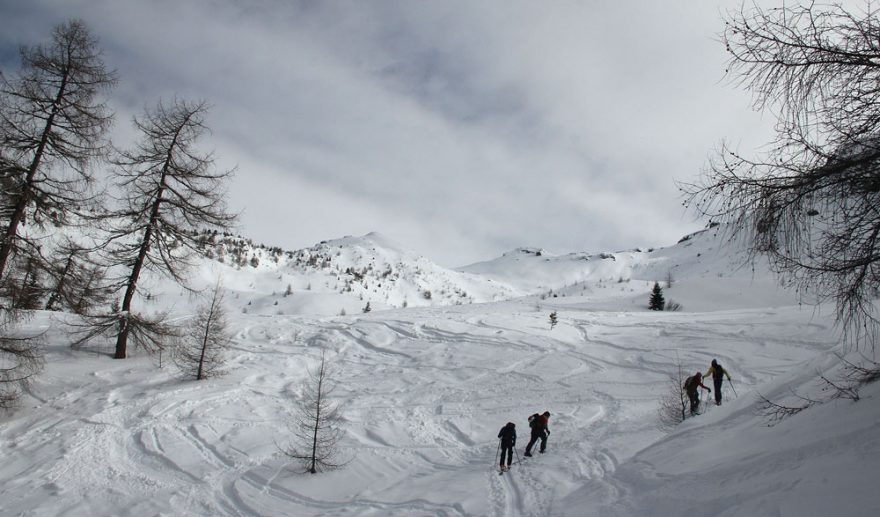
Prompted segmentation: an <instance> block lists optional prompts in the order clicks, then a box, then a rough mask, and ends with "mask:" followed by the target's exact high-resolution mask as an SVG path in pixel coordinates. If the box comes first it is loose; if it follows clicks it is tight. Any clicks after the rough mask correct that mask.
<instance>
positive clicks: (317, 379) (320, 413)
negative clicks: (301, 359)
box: [284, 351, 346, 474]
mask: <svg viewBox="0 0 880 517" xmlns="http://www.w3.org/2000/svg"><path fill="white" fill-rule="evenodd" d="M330 377H331V370H330V365H329V363H328V361H327V358H326V354H325V352H324V351H321V362H320V363H319V364H318V365H317V366H316V367H315V368H314V369H313V370H309V380H308V382H306V384H305V385H304V386H303V395H302V397H301V399H300V400H299V401H298V404H297V411H296V415H295V417H294V421H293V424H292V425H291V432H292V433H293V442H294V443H293V444H291V445H290V446H289V447H288V448H287V449H286V450H284V453H285V454H286V455H287V456H289V457H291V458H294V459H296V460H298V461H299V462H300V463H301V464H302V466H303V467H304V469H305V472H309V473H311V474H317V473H318V472H321V471H327V470H334V469H338V468H340V467H343V466H344V465H345V463H346V462H344V461H339V460H338V457H339V439H340V438H341V437H342V429H341V427H340V426H341V423H342V418H341V416H340V414H339V406H338V405H337V404H336V403H335V402H333V401H332V399H331V396H332V394H333V388H334V386H333V384H332V381H331V378H330Z"/></svg>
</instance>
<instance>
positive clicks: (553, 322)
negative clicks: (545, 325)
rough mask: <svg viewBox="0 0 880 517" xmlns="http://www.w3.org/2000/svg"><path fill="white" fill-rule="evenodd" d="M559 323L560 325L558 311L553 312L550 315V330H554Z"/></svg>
mask: <svg viewBox="0 0 880 517" xmlns="http://www.w3.org/2000/svg"><path fill="white" fill-rule="evenodd" d="M557 323H559V320H558V319H557V317H556V311H553V312H551V313H550V330H553V327H555V326H556V324H557Z"/></svg>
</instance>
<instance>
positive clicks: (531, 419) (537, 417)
mask: <svg viewBox="0 0 880 517" xmlns="http://www.w3.org/2000/svg"><path fill="white" fill-rule="evenodd" d="M540 421H541V415H539V414H537V413H535V414H534V415H531V416H530V417H529V427H530V428H532V429H534V428H535V426H536V425H538V422H540Z"/></svg>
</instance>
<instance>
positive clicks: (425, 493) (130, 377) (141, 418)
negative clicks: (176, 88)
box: [0, 235, 880, 517]
mask: <svg viewBox="0 0 880 517" xmlns="http://www.w3.org/2000/svg"><path fill="white" fill-rule="evenodd" d="M717 242H718V241H717V240H716V239H715V238H714V237H713V236H710V235H698V236H696V237H694V238H692V239H689V240H688V241H685V242H683V243H679V244H678V245H676V246H673V247H670V248H668V249H665V250H656V251H654V252H652V253H648V252H640V251H632V252H624V253H617V254H610V255H605V256H604V258H603V257H602V256H591V255H578V256H550V255H548V254H547V253H541V254H540V255H537V254H535V253H534V252H528V251H517V252H513V254H512V255H508V256H506V257H502V258H501V259H498V261H496V262H495V263H494V265H493V264H492V263H484V264H481V265H478V266H475V267H472V268H465V269H466V270H468V271H471V274H487V275H489V276H493V275H494V278H495V282H502V279H503V278H504V277H507V278H508V280H509V284H508V285H506V286H505V287H504V288H503V291H505V292H510V291H511V290H524V289H527V288H531V289H532V290H533V292H538V289H539V288H540V292H541V295H538V294H535V295H532V296H525V297H519V298H513V299H510V300H506V301H498V302H491V303H478V304H462V305H445V306H439V305H438V306H426V307H410V308H390V309H387V310H374V311H372V312H370V313H360V312H359V311H358V312H357V314H351V313H350V314H349V315H348V316H328V315H326V314H327V312H328V310H332V312H331V314H332V313H333V312H335V311H336V310H337V309H336V308H337V307H338V306H339V303H340V302H339V298H333V296H342V295H336V294H333V293H332V292H329V291H328V292H326V293H321V292H316V290H315V289H312V290H310V291H303V290H299V289H297V290H295V291H294V293H293V294H291V295H289V296H281V294H280V292H281V291H280V289H279V288H278V285H283V284H284V283H285V282H286V280H285V279H281V280H279V278H281V277H282V276H284V275H293V274H294V273H293V272H291V271H281V270H275V269H271V268H267V267H266V266H265V262H264V265H263V266H261V271H259V272H258V271H249V270H247V268H243V269H241V270H235V269H233V268H230V267H228V266H223V265H219V264H217V263H213V262H205V263H204V264H203V265H202V266H201V270H200V272H199V275H200V278H202V279H203V282H204V284H205V285H207V284H209V283H210V282H211V281H212V279H214V278H216V277H217V276H218V275H222V276H223V281H224V285H225V286H226V289H227V291H228V292H227V303H228V305H229V311H230V320H231V328H232V331H233V340H232V344H231V347H230V349H229V351H228V358H229V364H228V369H229V374H228V375H226V376H224V377H220V378H216V379H211V380H207V381H202V382H195V381H189V380H182V379H180V378H179V375H178V374H177V371H176V370H175V369H174V367H173V366H172V365H171V364H169V362H168V359H167V357H164V358H162V364H161V367H160V358H159V357H157V356H146V355H144V354H143V353H142V352H141V351H134V353H133V354H132V356H131V357H130V358H129V359H126V360H114V359H112V358H111V355H110V352H111V342H110V341H109V340H108V341H106V342H98V343H95V344H93V345H91V346H90V347H88V348H86V349H84V350H80V351H73V350H71V349H70V348H69V346H68V345H69V343H70V341H71V339H70V335H69V332H70V330H69V328H68V327H66V326H65V325H64V323H65V321H72V318H71V317H69V316H63V315H58V314H57V313H46V312H38V313H36V314H34V316H33V318H32V319H30V320H29V321H28V322H27V328H28V329H30V330H33V331H45V335H44V340H45V342H46V343H47V344H46V369H45V371H44V372H43V373H42V374H41V375H40V376H39V378H38V379H37V380H36V382H35V383H34V384H33V386H32V387H31V389H30V391H29V392H28V393H27V394H26V396H25V397H24V399H23V401H22V404H21V407H20V408H19V409H17V410H16V411H14V412H12V413H10V414H7V415H4V416H3V417H2V421H0V513H2V514H3V515H28V516H50V515H51V516H54V515H83V516H86V515H88V516H92V515H115V516H117V515H118V516H124V515H136V516H140V515H167V516H172V515H173V516H179V515H265V516H274V515H296V516H308V515H375V516H386V515H425V516H435V515H446V516H477V515H492V516H514V515H535V516H542V517H545V516H554V515H571V516H629V515H632V516H649V515H650V516H677V515H682V516H684V515H688V516H698V515H719V516H789V515H790V516H829V515H850V516H869V515H880V491H878V490H877V489H876V480H877V475H878V473H880V432H878V429H880V428H878V424H880V403H878V400H880V398H878V396H880V393H878V390H880V383H874V384H868V385H866V386H863V387H862V388H861V390H860V400H858V401H852V400H847V399H831V398H830V396H829V394H828V393H827V392H825V391H823V389H822V388H823V385H822V383H821V382H819V380H818V378H817V375H818V373H823V374H824V375H826V376H827V377H829V378H832V379H834V378H837V377H836V376H838V375H840V374H841V367H840V361H839V360H838V359H837V357H836V356H835V355H834V354H835V353H837V352H841V350H840V348H839V345H838V343H839V338H838V335H837V332H836V331H835V329H834V328H833V318H832V317H831V313H832V312H833V311H832V310H831V309H830V308H828V307H816V306H807V305H799V303H798V299H797V298H796V297H795V295H794V294H793V293H791V292H787V291H785V290H782V289H780V288H778V287H777V285H776V282H775V280H774V279H773V277H772V276H770V275H769V274H768V273H767V272H766V269H765V268H757V269H756V270H751V269H748V268H740V269H736V267H735V264H736V263H737V260H735V257H732V256H731V254H730V253H729V252H725V251H723V250H720V249H717V248H715V246H716V244H717ZM522 260H531V261H533V262H532V263H531V264H530V265H528V266H527V267H522V264H519V265H516V267H514V266H513V265H511V263H513V262H516V263H519V262H521V261H522ZM516 268H519V269H518V270H516ZM477 269H479V270H480V271H479V272H477V271H475V270H477ZM514 270H516V271H514ZM670 270H673V271H674V272H675V274H674V283H673V286H672V287H670V288H666V289H665V295H666V296H667V298H672V299H674V300H675V301H677V302H679V303H681V304H682V306H683V310H682V311H679V312H651V311H648V310H647V309H646V305H647V301H648V294H649V291H650V287H651V285H653V281H654V280H659V281H661V282H663V281H664V280H665V278H666V276H667V275H666V274H667V272H668V271H670ZM296 274H303V273H302V272H299V273H296ZM328 278H329V277H328ZM450 278H451V277H450ZM517 278H518V279H519V280H520V282H519V284H515V282H514V280H515V279H517ZM554 278H556V281H555V283H554ZM445 281H446V280H444V282H445ZM270 284H271V287H269V285H270ZM276 284H278V285H276ZM314 284H315V287H317V286H318V282H314ZM156 285H157V286H160V283H157V284H156ZM160 287H161V286H160ZM160 287H156V288H155V289H156V290H155V293H158V294H155V295H154V296H151V300H150V301H149V302H148V301H147V300H142V303H143V304H144V305H145V306H146V305H149V304H153V306H155V307H156V308H158V307H165V308H170V309H171V310H172V312H173V313H174V314H175V315H176V317H178V318H181V319H183V318H187V317H188V316H189V315H190V314H191V313H192V312H193V310H194V307H195V305H196V304H197V302H198V300H195V299H190V298H189V297H187V296H186V295H183V294H179V293H176V292H174V291H172V290H170V289H168V290H166V291H162V289H161V288H160ZM545 289H553V294H550V295H548V294H547V292H545V291H544V290H545ZM270 291H272V293H271V294H270ZM554 294H555V295H556V296H555V297H554ZM297 297H310V302H309V303H306V304H302V303H299V302H298V301H297ZM320 297H323V298H322V299H323V300H324V302H322V303H325V305H327V307H328V308H329V309H327V310H324V311H314V312H312V313H309V314H307V313H304V312H302V310H303V309H302V308H303V307H312V308H314V307H315V306H316V304H318V305H320V303H318V302H316V300H317V299H318V298H320ZM272 300H275V301H279V303H278V304H277V305H276V304H275V303H274V302H273V301H272ZM347 300H348V301H347V302H345V303H348V304H349V307H350V308H351V307H352V306H353V305H354V304H353V302H352V301H351V300H352V299H351V298H349V299H347ZM358 301H359V300H358ZM360 303H363V302H360ZM248 304H249V305H248ZM357 306H359V305H354V308H356V307H357ZM248 307H250V308H251V309H252V310H249V311H248V310H247V308H248ZM259 308H262V309H259ZM554 310H555V311H557V313H558V319H559V324H558V325H557V326H556V327H555V328H553V329H551V328H550V325H549V320H548V317H549V313H550V312H551V311H554ZM297 311H299V312H297ZM279 313H281V314H279ZM322 314H323V315H322ZM321 350H325V351H326V353H327V357H328V358H329V359H330V360H331V361H332V364H333V367H334V368H335V374H334V375H333V380H334V381H335V383H336V385H337V389H336V391H335V392H334V397H335V400H336V401H337V402H338V403H340V404H341V408H342V415H343V416H344V432H345V434H344V437H343V440H342V442H341V453H342V456H343V457H344V458H345V459H347V460H349V462H348V464H347V465H346V466H345V467H344V468H342V469H340V470H336V471H332V472H327V473H321V474H317V475H310V474H304V473H302V468H301V467H300V466H299V465H297V464H296V463H292V462H291V461H290V459H289V458H287V457H286V456H284V455H283V454H282V453H281V452H279V447H283V446H285V445H286V444H287V443H288V442H289V440H290V437H291V433H290V431H289V428H288V425H289V423H290V419H291V416H292V415H293V412H294V407H295V402H296V399H297V397H298V396H299V394H300V393H301V392H302V388H303V385H304V383H305V382H306V381H307V379H308V376H307V370H308V369H309V368H312V367H314V366H315V364H316V360H317V359H318V358H319V357H320V353H321ZM849 357H850V358H853V359H857V358H858V355H856V354H850V356H849ZM713 358H717V359H718V360H719V361H720V362H721V363H722V364H723V365H724V366H725V368H727V370H728V371H729V372H730V374H731V375H732V377H733V384H732V386H731V384H728V383H725V389H724V397H725V403H724V404H723V405H722V406H720V407H715V406H714V405H713V406H711V407H710V408H708V410H707V411H706V412H705V413H704V414H702V415H700V416H697V417H695V418H692V419H688V420H686V421H685V422H684V423H682V424H680V425H679V426H677V428H675V429H674V430H672V431H671V432H668V433H667V432H664V431H661V430H659V429H658V427H657V422H658V419H657V408H658V401H659V399H660V397H661V396H662V395H663V394H664V393H665V392H667V390H668V387H667V386H668V381H667V375H668V374H670V373H674V371H675V364H676V362H677V361H678V360H680V361H681V362H682V363H683V364H684V365H685V367H686V368H687V369H688V370H689V371H691V373H692V372H694V371H696V370H698V369H700V370H703V371H705V370H706V369H707V368H708V366H709V363H710V361H711V360H712V359H713ZM731 388H735V390H736V392H735V393H734V391H733V390H732V389H731ZM758 393H761V394H763V395H765V396H767V397H768V398H770V399H773V400H776V401H779V402H780V403H790V404H792V405H794V404H796V403H798V402H803V400H802V399H799V398H798V397H797V396H796V395H800V396H802V397H807V398H812V399H815V400H819V401H820V402H821V403H817V404H815V405H814V406H813V407H811V408H809V409H807V410H805V411H802V412H800V413H798V414H796V415H793V416H790V417H788V418H785V419H783V420H782V421H779V422H778V423H776V425H773V426H768V418H767V417H765V416H762V415H761V414H759V412H758V411H757V401H756V397H757V394H758ZM544 410H549V411H550V412H551V413H552V416H551V419H550V429H551V434H550V437H549V441H548V449H547V453H546V454H535V456H534V457H532V458H528V459H525V461H522V462H518V463H516V464H515V465H514V466H513V468H512V470H511V471H510V472H509V473H506V474H504V475H499V473H498V470H497V467H496V462H497V459H496V452H497V445H498V441H497V438H496V436H497V433H498V431H499V429H500V428H501V427H502V426H503V425H504V424H505V423H506V422H508V421H512V422H514V423H515V424H516V425H517V429H518V432H519V439H518V441H517V451H518V456H519V457H520V458H522V453H523V449H524V446H525V444H526V442H527V440H528V426H527V423H526V417H527V416H528V415H529V414H531V413H534V412H536V411H540V412H543V411H544Z"/></svg>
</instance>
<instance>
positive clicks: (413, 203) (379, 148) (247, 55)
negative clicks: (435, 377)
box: [0, 0, 771, 266]
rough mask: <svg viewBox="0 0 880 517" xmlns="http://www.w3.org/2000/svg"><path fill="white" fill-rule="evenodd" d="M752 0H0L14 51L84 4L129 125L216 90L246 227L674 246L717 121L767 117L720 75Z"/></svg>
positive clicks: (470, 252)
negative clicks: (736, 12) (738, 17)
mask: <svg viewBox="0 0 880 517" xmlns="http://www.w3.org/2000/svg"><path fill="white" fill-rule="evenodd" d="M738 5H739V1H738V0H737V1H717V2H716V1H703V0H701V1H693V0H667V1H663V2H657V1H639V2H636V1H625V2H624V1H620V2H616V1H606V0H584V1H534V0H530V1H510V0H503V1H502V0H499V1H488V0H473V1H460V2H459V1H439V0H437V1H403V0H399V1H366V0H364V1H354V0H353V1H349V2H341V1H289V0H275V1H272V0H262V1H257V0H236V1H233V0H188V1H178V0H155V1H147V0H142V1H135V0H57V1H50V0H21V1H16V0H0V25H2V30H0V64H2V69H3V71H4V73H10V72H12V71H14V69H15V67H17V66H18V58H17V48H18V46H19V45H23V44H24V45H31V44H36V43H41V42H44V41H46V40H47V39H48V37H49V33H50V30H51V28H52V26H54V25H56V24H58V23H60V22H63V21H65V20H66V19H68V18H71V17H77V18H81V19H83V20H84V21H85V22H86V23H87V24H88V25H89V26H90V27H91V29H92V30H93V32H94V33H95V35H96V36H98V37H99V38H100V40H101V45H102V46H103V48H104V50H105V56H106V61H107V63H108V65H109V66H110V67H111V68H115V69H117V70H118V72H119V77H120V82H119V86H118V88H117V89H116V90H115V91H114V92H113V99H112V104H113V106H114V108H115V110H116V112H117V121H116V126H115V128H114V135H116V136H115V138H116V139H117V140H124V139H125V138H126V135H127V134H128V133H130V131H131V129H130V125H131V124H130V120H131V116H132V115H133V114H136V113H139V112H141V111H142V110H143V108H144V107H147V106H154V105H155V103H156V101H158V100H159V99H162V98H164V99H168V98H171V97H173V96H175V95H177V96H179V97H183V98H190V99H204V100H207V101H208V102H209V103H211V104H212V106H213V108H212V110H211V112H210V114H209V117H208V123H209V125H210V126H211V128H212V130H213V134H212V135H210V137H209V138H207V139H206V140H205V141H204V144H205V146H206V148H207V149H213V150H214V151H215V152H216V156H217V164H218V166H220V167H224V168H229V167H234V166H237V168H238V172H237V174H236V176H235V179H234V181H233V184H232V185H231V188H230V200H229V204H230V207H231V208H232V209H234V210H236V211H241V212H242V216H241V220H240V223H239V227H238V228H237V229H236V231H237V232H238V233H241V234H243V235H245V236H248V237H251V238H253V239H254V240H256V241H258V242H263V243H265V244H271V245H278V246H281V247H283V248H285V249H295V248H300V247H305V246H311V245H312V244H315V243H316V242H318V241H321V240H325V239H332V238H337V237H341V236H344V235H360V234H364V233H367V232H370V231H378V232H380V233H383V234H385V235H386V236H388V237H390V238H391V239H392V240H395V241H397V242H398V243H400V244H401V246H402V247H404V248H407V249H411V250H414V251H416V252H418V253H421V254H423V255H425V256H427V257H428V258H430V259H433V260H435V261H436V262H438V263H440V264H443V265H446V266H459V265H464V264H467V263H471V262H475V261H479V260H487V259H490V258H494V257H495V256H498V255H500V254H501V253H503V252H505V251H508V250H510V249H513V248H515V247H519V246H535V247H543V248H545V249H547V250H549V251H551V252H555V253H563V252H569V251H595V252H598V251H615V250H620V249H625V248H633V247H650V246H654V247H657V246H667V245H671V244H674V243H675V242H676V241H677V240H678V239H679V238H680V237H681V236H682V235H684V234H686V233H689V232H691V231H694V230H696V229H699V228H701V227H703V226H704V224H705V221H697V220H695V219H694V217H693V215H692V214H689V213H686V212H685V211H684V209H683V207H682V206H681V202H682V199H681V197H680V196H679V193H678V191H677V188H676V186H675V180H682V181H688V180H693V179H695V178H696V176H697V175H698V174H699V173H700V171H701V170H702V168H703V167H704V165H705V163H706V160H707V156H708V155H709V153H710V152H711V151H712V149H713V148H715V147H716V146H717V144H718V143H719V142H720V141H721V140H722V139H727V140H728V141H729V142H732V143H733V144H735V145H739V146H740V149H741V150H750V149H753V148H755V147H756V146H758V145H759V144H760V143H761V142H763V141H765V140H766V139H767V137H766V135H768V134H769V132H768V127H769V125H770V122H771V120H770V117H769V116H768V115H766V114H765V115H763V116H762V115H761V114H760V113H756V112H754V111H752V110H751V109H750V96H749V94H748V93H747V92H745V91H742V90H740V89H737V88H736V87H735V86H734V85H732V84H730V83H729V81H725V80H724V75H723V72H724V68H725V61H726V57H725V52H724V49H723V47H722V45H721V44H720V43H718V42H717V37H718V34H719V33H720V31H721V29H722V26H723V22H722V20H721V12H722V11H723V10H725V9H727V8H732V7H737V6H738Z"/></svg>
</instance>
